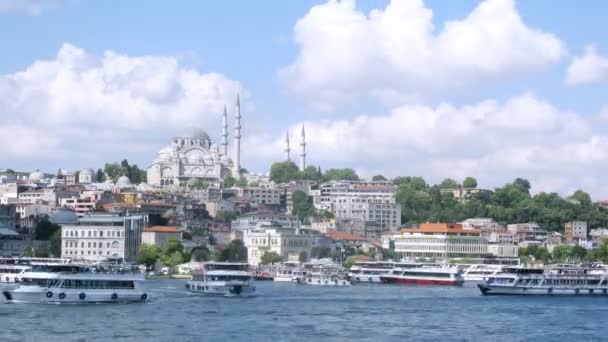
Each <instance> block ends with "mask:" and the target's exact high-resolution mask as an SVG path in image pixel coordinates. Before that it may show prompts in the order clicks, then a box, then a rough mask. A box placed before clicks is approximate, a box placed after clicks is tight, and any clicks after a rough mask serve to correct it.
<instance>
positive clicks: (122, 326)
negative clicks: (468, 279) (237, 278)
mask: <svg viewBox="0 0 608 342" xmlns="http://www.w3.org/2000/svg"><path fill="white" fill-rule="evenodd" d="M184 284H185V281H180V280H154V281H148V282H146V284H145V286H146V287H147V288H149V289H150V290H149V291H148V293H149V295H150V298H151V300H150V301H149V302H148V303H144V304H98V305H34V304H0V341H110V340H111V341H303V340H305V341H350V340H364V341H403V340H420V341H437V340H450V341H488V340H490V341H526V340H536V341H595V340H606V339H608V335H607V334H606V330H605V325H604V323H605V322H606V318H605V317H607V316H608V297H607V298H598V297H593V298H591V297H525V298H524V297H483V296H481V295H480V294H479V291H478V290H477V289H476V288H454V287H430V286H426V287H424V286H420V287H415V286H385V285H377V286H368V285H357V286H352V287H349V288H326V287H314V286H298V285H294V284H289V283H273V282H258V283H257V286H258V296H256V297H254V298H207V297H201V296H198V295H192V294H189V293H187V292H186V291H185V288H184Z"/></svg>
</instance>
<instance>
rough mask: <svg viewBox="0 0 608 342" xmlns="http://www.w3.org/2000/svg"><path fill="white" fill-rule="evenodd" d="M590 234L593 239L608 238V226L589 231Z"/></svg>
mask: <svg viewBox="0 0 608 342" xmlns="http://www.w3.org/2000/svg"><path fill="white" fill-rule="evenodd" d="M589 236H590V237H591V238H592V239H593V240H603V239H608V228H595V229H591V230H590V231H589Z"/></svg>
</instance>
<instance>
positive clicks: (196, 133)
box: [175, 127, 211, 140]
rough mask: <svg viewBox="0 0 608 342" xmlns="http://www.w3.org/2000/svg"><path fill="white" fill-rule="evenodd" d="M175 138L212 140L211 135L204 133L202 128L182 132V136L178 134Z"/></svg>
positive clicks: (191, 128)
mask: <svg viewBox="0 0 608 342" xmlns="http://www.w3.org/2000/svg"><path fill="white" fill-rule="evenodd" d="M175 138H178V139H180V138H185V139H200V140H211V138H210V137H209V134H207V132H205V131H203V130H202V129H200V128H196V127H190V128H188V129H186V130H184V131H182V132H181V133H180V134H177V135H176V136H175Z"/></svg>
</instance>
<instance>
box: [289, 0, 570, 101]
mask: <svg viewBox="0 0 608 342" xmlns="http://www.w3.org/2000/svg"><path fill="white" fill-rule="evenodd" d="M294 36H295V41H296V43H297V45H298V47H299V54H298V56H297V58H296V60H295V61H294V62H293V64H291V65H289V66H287V67H285V68H283V69H282V70H280V72H279V77H280V78H281V80H282V81H283V82H284V84H285V85H287V86H288V87H289V89H290V90H291V91H293V92H295V93H297V94H301V95H305V96H307V97H309V98H310V99H312V100H313V101H314V103H315V104H316V105H318V106H320V107H325V108H331V107H332V106H333V105H335V104H336V103H340V102H342V101H345V100H348V99H351V98H356V97H357V96H360V95H365V96H374V97H380V98H381V99H385V98H386V97H387V96H388V97H389V98H395V97H396V95H399V96H405V97H407V98H420V97H421V96H424V95H426V94H429V93H433V92H437V91H445V90H447V89H455V88H461V87H463V86H468V85H473V84H476V83H479V82H482V81H485V80H489V79H497V78H500V77H503V76H509V75H512V74H513V73H517V72H523V71H527V70H531V69H536V68H539V67H542V66H545V65H547V64H551V63H554V62H556V61H558V60H559V59H560V58H561V57H562V56H563V55H564V54H565V47H564V45H563V43H562V42H561V41H560V40H559V39H558V38H557V37H556V36H554V35H553V34H550V33H545V32H542V31H540V30H538V29H535V28H531V27H529V26H527V25H526V24H525V23H524V22H523V21H522V18H521V17H520V15H519V14H518V12H517V9H516V7H515V4H514V2H513V0H486V1H483V2H481V3H480V4H479V5H478V6H477V7H476V8H475V9H474V10H473V11H472V12H471V13H470V14H469V15H468V16H467V17H466V18H464V19H462V20H455V21H449V22H446V23H445V26H444V27H443V28H442V30H441V31H437V30H436V29H435V27H434V25H433V12H432V10H431V9H429V8H427V7H425V5H424V3H423V1H422V0H399V1H397V0H392V1H390V3H389V4H388V5H387V6H386V7H385V8H383V9H374V10H372V11H371V12H370V13H369V14H366V13H363V12H361V11H360V10H358V9H357V8H356V4H355V1H354V0H342V1H337V0H329V1H328V2H327V3H325V4H322V5H318V6H314V7H313V8H312V9H311V10H310V11H309V12H308V13H307V14H306V15H305V16H304V17H303V18H301V19H300V20H298V22H297V23H296V25H295V27H294ZM402 103H403V102H402Z"/></svg>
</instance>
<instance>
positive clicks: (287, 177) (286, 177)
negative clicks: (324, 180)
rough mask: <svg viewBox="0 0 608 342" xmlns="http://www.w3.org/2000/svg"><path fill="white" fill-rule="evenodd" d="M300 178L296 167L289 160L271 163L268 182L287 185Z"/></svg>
mask: <svg viewBox="0 0 608 342" xmlns="http://www.w3.org/2000/svg"><path fill="white" fill-rule="evenodd" d="M300 177H301V174H300V170H299V169H298V166H297V165H296V163H294V162H292V161H290V160H287V161H283V162H278V163H273V164H272V165H271V166H270V180H271V181H273V182H275V183H288V182H291V181H292V180H297V179H300Z"/></svg>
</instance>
